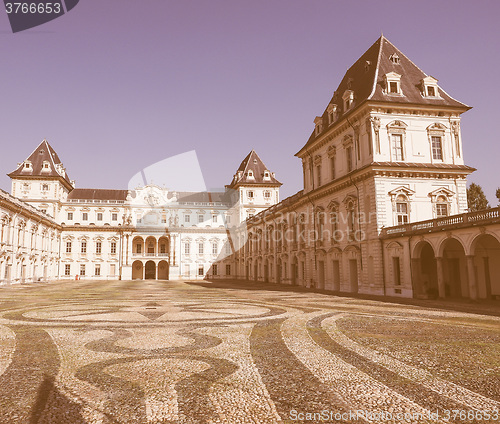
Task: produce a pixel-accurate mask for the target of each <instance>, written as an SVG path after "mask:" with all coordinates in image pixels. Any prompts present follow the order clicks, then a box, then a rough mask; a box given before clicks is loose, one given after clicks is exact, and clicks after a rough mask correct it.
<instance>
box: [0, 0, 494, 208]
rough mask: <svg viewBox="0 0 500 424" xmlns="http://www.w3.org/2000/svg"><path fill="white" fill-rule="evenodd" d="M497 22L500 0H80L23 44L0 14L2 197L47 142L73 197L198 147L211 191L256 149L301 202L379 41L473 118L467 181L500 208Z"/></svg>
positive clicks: (466, 124) (466, 126) (466, 133)
mask: <svg viewBox="0 0 500 424" xmlns="http://www.w3.org/2000/svg"><path fill="white" fill-rule="evenodd" d="M499 16H500V1H498V0H491V1H486V0H476V1H474V2H473V1H456V0H449V1H443V0H440V1H437V0H432V1H422V0H421V1H418V2H416V1H401V0H398V1H387V0H385V1H369V0H366V1H353V0H351V1H346V0H342V1H336V0H300V1H297V0H279V1H278V0H266V1H260V0H251V1H250V0H246V1H239V0H227V1H219V0H197V1H190V0H183V1H178V0H177V1H171V0H127V1H124V0H105V1H103V0H82V1H80V3H79V4H78V6H77V7H76V8H75V9H73V10H72V11H71V12H69V13H68V14H67V15H65V16H63V17H61V18H59V19H56V20H54V21H52V22H49V23H47V24H45V25H43V26H40V27H37V28H34V29H32V30H28V31H25V32H21V33H17V34H12V33H11V32H10V28H9V25H8V19H7V16H6V14H5V13H4V12H1V13H0V48H1V52H2V59H1V62H0V63H1V67H0V69H1V77H2V78H1V90H0V98H1V102H0V112H1V113H0V116H1V124H0V143H1V150H0V151H1V153H0V155H1V156H0V158H1V160H0V173H1V176H0V187H1V188H4V189H7V190H9V191H10V180H9V178H8V177H6V176H5V174H6V173H7V172H10V171H12V170H13V169H14V168H15V166H16V164H17V162H20V161H22V160H24V159H25V158H26V157H27V156H28V155H29V153H31V151H32V150H33V149H34V148H35V147H36V145H37V144H38V143H39V142H40V141H41V140H42V139H43V138H47V140H48V141H49V142H50V143H51V144H52V146H53V147H54V148H55V149H56V151H57V152H58V154H59V156H60V157H61V159H62V161H63V162H64V165H65V166H66V168H67V171H68V173H69V175H70V177H71V178H73V179H75V180H76V183H77V187H96V188H126V187H127V183H128V180H129V178H130V177H131V176H132V175H133V174H135V173H136V172H138V171H139V170H141V169H142V168H144V167H147V166H149V165H151V164H153V163H154V162H156V161H158V160H161V159H164V158H166V157H169V156H172V155H176V154H179V153H182V152H185V151H187V150H191V149H195V150H196V151H197V154H198V158H199V160H200V163H201V166H202V170H203V173H204V176H205V180H206V183H207V186H208V187H222V186H223V185H224V184H227V183H229V182H230V180H231V178H232V175H233V173H234V172H235V171H236V169H237V167H238V165H239V163H240V162H241V160H242V159H243V158H244V157H245V156H246V155H247V154H248V152H249V151H250V150H251V149H252V148H253V149H255V150H256V151H257V152H258V153H259V155H260V156H261V158H262V159H263V161H264V162H265V163H266V164H267V166H268V167H269V168H270V169H271V171H274V172H276V176H277V178H278V179H279V180H281V181H282V182H283V183H284V185H283V187H282V191H281V194H282V198H284V197H286V196H289V195H291V194H293V193H295V192H296V191H297V190H299V189H301V184H302V172H301V170H300V161H299V159H297V158H295V157H294V154H295V153H296V152H297V151H298V150H299V149H300V147H301V146H302V145H303V144H304V143H305V142H306V140H307V138H308V137H309V135H310V132H311V131H312V129H313V119H314V117H315V116H316V115H318V114H321V113H322V112H323V110H324V108H325V107H326V105H327V103H328V101H329V100H330V97H331V95H332V93H333V91H334V90H335V88H336V87H337V85H338V83H339V82H340V80H341V78H342V76H343V74H344V73H345V71H346V70H347V68H348V67H350V66H351V65H352V64H353V63H354V61H355V60H356V59H357V58H358V57H359V56H361V54H362V53H363V52H364V51H365V50H366V49H368V47H369V46H370V45H371V44H373V42H375V40H376V39H377V38H378V37H379V36H380V32H381V31H383V32H384V35H385V36H386V37H387V38H389V40H391V41H392V42H393V43H394V44H395V45H396V46H397V47H398V48H399V49H401V50H402V51H403V52H404V53H405V54H406V55H407V56H408V57H409V58H410V59H412V60H413V61H414V62H415V63H416V64H417V65H418V66H419V67H420V68H421V69H423V71H424V72H426V73H427V74H430V75H432V76H434V77H436V78H438V79H439V83H440V85H441V86H442V87H443V88H444V89H445V90H446V91H447V92H448V93H449V94H450V95H452V96H453V97H455V98H456V99H458V100H460V101H462V102H464V103H466V104H469V105H471V106H473V107H474V108H473V109H472V110H471V111H469V112H467V113H465V114H464V115H463V120H462V137H463V142H464V154H465V160H466V163H467V164H468V165H471V166H474V167H476V168H478V171H477V172H475V173H474V174H473V175H472V176H471V177H470V178H469V181H470V182H471V181H473V182H476V183H479V184H481V185H482V186H483V188H484V189H485V191H486V194H487V196H488V198H489V200H490V203H491V204H492V205H496V204H497V201H496V198H495V189H496V188H497V187H498V186H500V178H499V177H498V175H499V174H498V167H499V158H500V147H499V145H500V143H499V142H498V141H497V140H498V137H497V135H496V131H497V127H498V119H499V117H500V102H499V101H498V99H500V84H499V83H498V79H499V75H500V54H499V53H498V45H499V41H500V40H499V39H500V30H499V29H498V28H499V27H498V22H497V21H498V17H499ZM179 178H182V176H179Z"/></svg>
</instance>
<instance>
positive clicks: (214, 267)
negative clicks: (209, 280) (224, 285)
mask: <svg viewBox="0 0 500 424" xmlns="http://www.w3.org/2000/svg"><path fill="white" fill-rule="evenodd" d="M212 275H217V264H214V265H212Z"/></svg>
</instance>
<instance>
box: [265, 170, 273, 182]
mask: <svg viewBox="0 0 500 424" xmlns="http://www.w3.org/2000/svg"><path fill="white" fill-rule="evenodd" d="M264 179H265V180H270V179H271V174H270V173H269V171H264Z"/></svg>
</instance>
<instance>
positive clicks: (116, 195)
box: [68, 188, 128, 200]
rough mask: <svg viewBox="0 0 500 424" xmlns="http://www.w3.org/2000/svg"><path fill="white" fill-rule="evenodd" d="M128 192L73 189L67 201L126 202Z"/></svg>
mask: <svg viewBox="0 0 500 424" xmlns="http://www.w3.org/2000/svg"><path fill="white" fill-rule="evenodd" d="M127 193H128V190H109V189H100V188H99V189H98V188H75V189H73V191H71V193H69V194H68V199H78V200H126V199H127Z"/></svg>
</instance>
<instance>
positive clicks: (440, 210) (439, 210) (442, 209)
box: [436, 203, 448, 218]
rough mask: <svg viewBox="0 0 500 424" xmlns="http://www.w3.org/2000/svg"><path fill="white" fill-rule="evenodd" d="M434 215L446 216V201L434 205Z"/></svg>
mask: <svg viewBox="0 0 500 424" xmlns="http://www.w3.org/2000/svg"><path fill="white" fill-rule="evenodd" d="M436 215H437V217H438V218H442V217H444V216H448V205H447V204H446V203H438V204H437V205H436Z"/></svg>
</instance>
